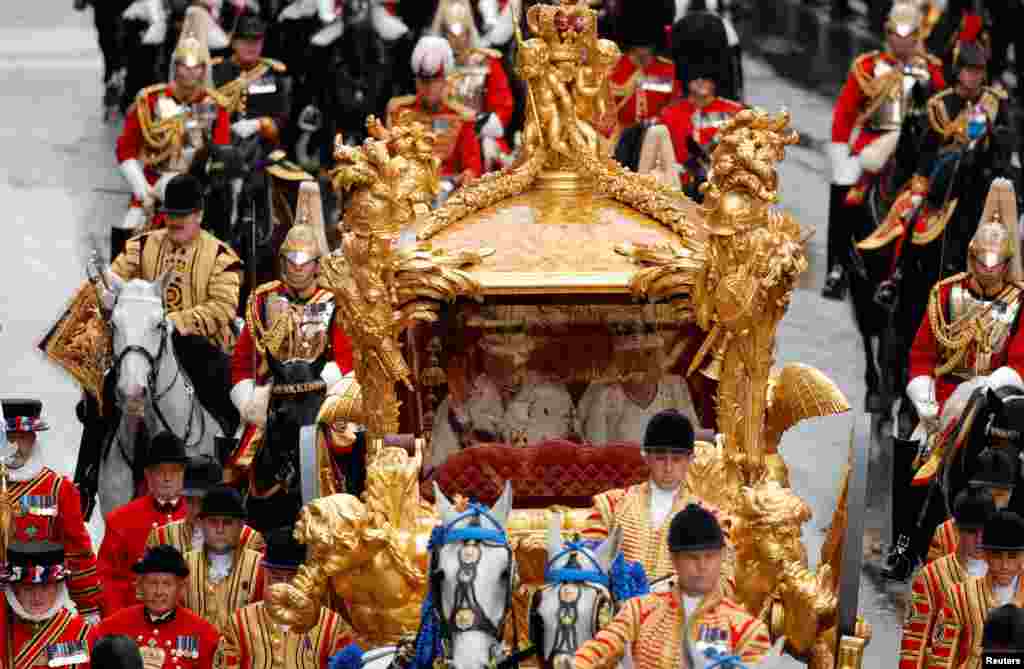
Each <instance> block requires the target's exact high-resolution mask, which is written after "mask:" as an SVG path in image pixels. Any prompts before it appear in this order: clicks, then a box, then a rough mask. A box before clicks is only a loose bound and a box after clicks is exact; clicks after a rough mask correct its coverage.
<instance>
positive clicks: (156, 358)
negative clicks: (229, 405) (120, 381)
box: [109, 301, 206, 464]
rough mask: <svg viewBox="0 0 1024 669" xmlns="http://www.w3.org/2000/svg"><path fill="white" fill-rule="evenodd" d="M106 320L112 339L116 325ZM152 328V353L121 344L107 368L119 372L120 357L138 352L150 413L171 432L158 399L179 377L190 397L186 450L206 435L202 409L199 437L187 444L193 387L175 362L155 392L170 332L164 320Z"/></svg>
mask: <svg viewBox="0 0 1024 669" xmlns="http://www.w3.org/2000/svg"><path fill="white" fill-rule="evenodd" d="M162 305H163V302H162V301H161V306H162ZM114 306H115V308H116V307H117V302H115V303H114ZM109 323H110V332H111V340H113V334H114V333H115V332H116V331H117V325H116V324H115V323H114V321H113V319H111V320H110V321H109ZM156 327H157V330H159V332H160V347H159V348H158V349H157V352H156V355H153V354H152V353H150V352H149V350H147V349H146V348H145V347H143V346H139V345H137V344H130V345H128V346H125V347H124V349H122V350H121V352H120V353H118V354H117V356H116V357H115V358H114V360H113V363H112V364H111V369H112V370H113V371H114V375H115V377H116V376H119V375H120V373H121V365H123V364H124V359H125V358H127V357H128V355H129V354H131V353H135V354H136V355H141V356H142V357H143V358H144V359H145V361H146V364H148V365H149V373H148V374H147V375H146V390H147V392H148V393H149V396H150V398H151V400H150V404H152V406H153V413H155V414H156V417H157V420H159V421H160V424H161V425H162V426H163V428H164V429H165V430H167V431H168V432H170V433H172V434H174V430H173V429H172V428H171V425H170V423H169V422H168V420H167V417H166V416H164V412H163V411H161V410H160V400H162V399H163V398H164V397H166V396H167V394H168V393H169V392H171V390H172V389H173V388H174V386H175V385H177V383H178V378H179V377H180V378H181V379H182V382H183V383H184V384H185V393H186V394H187V395H188V396H189V398H190V399H191V404H190V406H189V414H188V422H187V424H186V426H185V436H184V437H183V438H182V441H183V442H184V444H185V448H186V449H189V448H195V447H196V446H198V445H199V444H200V443H201V442H202V441H203V438H204V437H205V436H206V419H205V417H204V416H203V413H202V411H200V412H199V423H200V428H199V437H198V438H197V439H196V441H195V442H194V443H189V438H190V437H191V436H192V422H193V420H194V418H195V414H196V402H197V400H196V396H195V390H194V388H193V387H192V382H191V381H190V380H189V379H188V377H187V376H186V375H185V373H184V371H183V370H182V369H181V364H180V363H179V364H176V365H175V372H174V378H173V379H171V382H170V383H168V384H167V387H166V388H164V389H163V390H162V391H157V389H156V382H157V377H158V375H159V374H160V365H161V363H163V359H164V355H165V354H166V353H167V340H168V339H170V334H169V333H168V331H167V323H166V321H164V320H161V321H160V324H159V325H157V326H156ZM171 355H174V351H173V350H172V351H171ZM120 450H121V455H122V456H124V458H125V460H126V461H127V462H128V463H129V464H133V463H132V460H131V458H130V457H129V456H128V454H127V453H125V452H124V448H121V449H120Z"/></svg>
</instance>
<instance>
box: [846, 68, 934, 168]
mask: <svg viewBox="0 0 1024 669" xmlns="http://www.w3.org/2000/svg"><path fill="white" fill-rule="evenodd" d="M879 60H883V61H886V62H888V63H896V62H897V61H896V59H895V58H893V57H892V56H891V55H889V54H888V53H885V52H881V51H871V52H869V53H865V54H863V55H861V56H858V57H857V58H856V59H854V61H853V64H852V65H851V66H850V74H849V75H848V76H847V77H846V83H845V84H843V89H842V90H841V91H840V92H839V99H838V100H837V101H836V107H835V109H834V110H833V111H832V141H833V142H836V143H841V144H846V143H847V142H849V141H850V136H851V135H853V131H854V129H855V128H856V127H857V119H858V117H859V116H860V114H861V112H862V111H864V109H865V107H866V106H867V105H868V103H870V102H871V99H870V98H869V97H868V96H867V95H866V94H865V92H864V90H863V89H862V88H861V85H860V82H859V81H858V78H859V77H858V74H859V76H860V77H865V78H867V79H871V78H872V77H873V76H874V68H875V63H876V62H878V61H879ZM936 61H937V59H934V58H932V57H929V58H928V72H929V73H930V74H931V77H932V79H931V86H932V90H931V92H938V91H940V90H942V89H943V88H945V87H946V81H945V79H944V78H943V76H942V63H941V61H939V62H936ZM880 136H881V134H880V133H877V132H871V131H868V130H865V129H863V128H861V131H860V134H859V135H857V140H856V141H855V142H854V144H853V146H851V147H850V153H851V155H854V156H855V155H857V154H859V153H860V152H861V151H862V150H863V149H864V147H865V146H867V145H868V144H870V143H871V142H873V141H875V140H876V139H878V138H879V137H880Z"/></svg>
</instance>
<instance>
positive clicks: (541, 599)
mask: <svg viewBox="0 0 1024 669" xmlns="http://www.w3.org/2000/svg"><path fill="white" fill-rule="evenodd" d="M621 544H622V528H621V527H618V526H616V528H615V530H614V531H612V533H611V534H610V535H609V536H608V538H607V539H605V540H604V541H603V542H602V543H601V544H599V545H597V546H596V547H593V546H591V545H588V544H587V543H584V542H581V541H573V542H570V543H568V544H565V545H563V544H562V515H561V514H559V513H555V514H552V516H551V522H550V524H549V525H548V561H547V565H546V567H545V570H544V586H543V587H541V588H540V589H539V590H537V592H535V593H534V595H533V601H532V602H531V603H530V641H531V642H532V643H533V644H534V645H535V646H536V647H537V655H538V657H539V658H540V661H541V666H542V667H544V669H571V667H572V662H573V657H574V656H575V654H576V649H577V648H579V646H580V645H581V644H583V642H585V641H587V640H589V639H592V638H594V635H595V634H597V632H598V631H599V630H600V629H601V628H602V627H604V626H605V625H607V624H608V622H609V621H610V620H611V618H612V615H613V614H614V606H615V602H614V600H613V596H612V591H611V579H610V575H611V566H612V562H613V561H614V560H615V558H616V556H617V555H618V554H619V549H620V546H621Z"/></svg>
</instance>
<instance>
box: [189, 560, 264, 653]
mask: <svg viewBox="0 0 1024 669" xmlns="http://www.w3.org/2000/svg"><path fill="white" fill-rule="evenodd" d="M261 559H262V556H261V555H260V554H259V553H257V552H256V551H252V550H248V549H243V548H236V549H235V562H234V564H233V565H232V566H231V573H230V574H229V575H228V576H227V578H225V579H224V580H222V581H220V582H219V583H214V582H212V581H211V580H210V561H209V559H208V558H207V555H206V551H189V552H188V553H186V554H185V562H186V564H188V569H189V577H188V588H187V589H186V591H185V602H184V604H185V606H187V607H188V608H190V609H192V610H193V611H194V612H195V613H196V614H197V615H199V616H201V617H203V618H205V619H206V620H208V621H209V622H210V623H211V624H212V625H213V626H214V627H216V628H217V629H218V630H220V632H221V633H223V632H224V630H225V629H226V628H227V624H228V620H229V619H230V618H231V614H233V613H234V612H235V610H237V609H240V608H242V607H243V606H248V605H249V604H251V603H252V602H256V601H259V600H260V599H262V598H263V571H262V569H261V568H260V560H261Z"/></svg>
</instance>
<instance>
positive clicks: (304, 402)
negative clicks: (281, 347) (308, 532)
mask: <svg viewBox="0 0 1024 669" xmlns="http://www.w3.org/2000/svg"><path fill="white" fill-rule="evenodd" d="M326 362H327V360H326V358H321V359H320V360H318V361H316V362H312V363H311V362H308V361H306V360H289V361H286V362H279V361H277V360H275V359H274V358H273V357H272V356H270V355H268V356H267V363H268V366H269V367H270V370H271V373H272V374H273V379H274V381H273V386H272V389H271V397H270V405H269V407H268V409H269V410H268V414H267V424H266V428H265V430H264V435H263V446H262V447H261V448H260V450H259V453H257V455H256V457H255V458H254V460H253V463H252V484H251V486H250V490H249V499H248V513H249V524H250V525H252V526H253V528H255V529H257V530H259V531H261V532H262V531H264V530H269V529H272V528H275V527H282V526H286V525H287V526H291V525H293V524H294V523H295V520H296V519H297V518H298V515H299V511H300V510H301V509H302V505H303V495H302V490H303V485H302V483H303V481H302V477H303V476H305V475H307V474H308V471H307V469H304V467H303V464H304V458H303V455H302V454H301V451H302V449H309V450H308V457H309V458H310V459H309V460H307V461H306V464H307V467H308V466H309V464H308V463H312V471H314V472H315V471H318V466H317V463H318V458H317V455H316V453H317V441H318V439H319V437H320V434H319V427H318V426H317V422H316V419H317V414H318V413H319V411H320V406H321V405H322V404H323V401H324V397H325V395H326V393H327V386H326V384H325V383H324V381H323V380H322V379H321V378H320V373H321V372H322V371H323V368H324V366H325V364H326ZM334 465H335V470H336V473H337V474H340V475H342V476H343V477H344V479H345V481H344V484H343V488H344V489H343V492H347V493H349V494H354V495H359V494H360V493H361V492H362V490H363V488H364V487H365V482H366V471H365V446H364V444H363V441H362V438H361V437H360V439H357V443H356V444H355V445H354V447H353V449H352V451H351V452H350V453H349V454H348V456H347V458H346V459H345V461H344V462H340V463H339V462H335V463H334Z"/></svg>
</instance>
